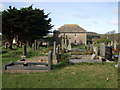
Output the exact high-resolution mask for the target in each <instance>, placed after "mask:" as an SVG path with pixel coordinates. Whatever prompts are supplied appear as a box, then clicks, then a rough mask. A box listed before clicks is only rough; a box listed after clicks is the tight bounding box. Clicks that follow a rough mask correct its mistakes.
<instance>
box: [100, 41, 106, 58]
mask: <svg viewBox="0 0 120 90" xmlns="http://www.w3.org/2000/svg"><path fill="white" fill-rule="evenodd" d="M100 56H101V57H105V44H104V43H100Z"/></svg>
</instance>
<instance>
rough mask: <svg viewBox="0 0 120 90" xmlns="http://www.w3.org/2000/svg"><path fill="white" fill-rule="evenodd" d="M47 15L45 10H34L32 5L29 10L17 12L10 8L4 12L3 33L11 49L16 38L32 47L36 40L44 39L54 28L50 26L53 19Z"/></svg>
mask: <svg viewBox="0 0 120 90" xmlns="http://www.w3.org/2000/svg"><path fill="white" fill-rule="evenodd" d="M48 15H49V14H45V13H44V10H40V9H36V8H35V9H33V8H32V5H31V6H29V7H27V8H21V9H20V10H17V9H16V8H15V7H13V8H12V7H11V6H9V9H7V10H4V11H3V12H2V16H3V18H2V21H3V23H2V24H3V32H2V34H3V35H4V37H5V38H6V40H7V41H8V42H9V45H10V46H9V48H10V49H12V42H13V39H14V38H15V39H16V40H17V42H18V43H19V41H21V42H23V43H26V42H29V43H30V45H31V44H32V42H34V40H35V39H39V38H42V37H43V36H45V35H47V34H48V33H49V30H50V29H51V28H52V27H53V25H51V24H50V22H51V18H48Z"/></svg>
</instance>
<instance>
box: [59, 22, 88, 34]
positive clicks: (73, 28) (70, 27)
mask: <svg viewBox="0 0 120 90" xmlns="http://www.w3.org/2000/svg"><path fill="white" fill-rule="evenodd" d="M58 31H59V32H87V31H86V30H85V29H83V28H82V27H80V26H79V25H77V24H64V25H63V26H61V27H60V28H58Z"/></svg>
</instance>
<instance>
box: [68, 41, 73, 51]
mask: <svg viewBox="0 0 120 90" xmlns="http://www.w3.org/2000/svg"><path fill="white" fill-rule="evenodd" d="M68 50H69V51H71V50H72V48H71V40H70V39H69V40H68Z"/></svg>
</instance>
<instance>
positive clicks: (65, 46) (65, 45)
mask: <svg viewBox="0 0 120 90" xmlns="http://www.w3.org/2000/svg"><path fill="white" fill-rule="evenodd" d="M64 48H65V49H66V50H67V36H65V44H64Z"/></svg>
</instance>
